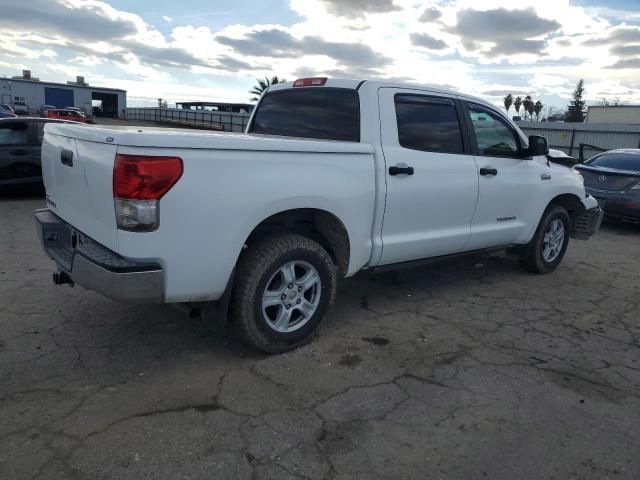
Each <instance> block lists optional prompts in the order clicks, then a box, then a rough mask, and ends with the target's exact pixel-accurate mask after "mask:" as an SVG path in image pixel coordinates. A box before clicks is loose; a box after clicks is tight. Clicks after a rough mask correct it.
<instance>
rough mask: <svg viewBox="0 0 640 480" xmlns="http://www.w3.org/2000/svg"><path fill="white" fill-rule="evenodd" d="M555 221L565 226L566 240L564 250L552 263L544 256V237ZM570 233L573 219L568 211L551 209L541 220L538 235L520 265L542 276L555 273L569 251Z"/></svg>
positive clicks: (529, 245)
mask: <svg viewBox="0 0 640 480" xmlns="http://www.w3.org/2000/svg"><path fill="white" fill-rule="evenodd" d="M555 220H560V221H561V222H562V224H563V226H564V240H563V243H562V248H560V251H559V252H558V254H557V256H556V257H555V258H554V259H553V260H552V261H547V259H545V257H544V254H543V252H544V236H545V232H546V231H547V228H548V227H549V226H550V224H551V223H552V222H553V221H555ZM570 232H571V218H570V217H569V213H568V212H567V210H566V209H565V208H563V207H560V206H552V207H549V208H548V209H547V210H546V211H545V213H544V215H542V219H541V220H540V224H539V225H538V228H537V230H536V233H535V235H534V236H533V238H532V239H531V242H529V244H528V245H527V248H526V253H525V256H524V257H523V258H522V259H521V260H520V263H521V264H522V266H523V267H524V268H526V269H527V270H529V271H530V272H534V273H540V274H545V273H551V272H553V271H554V270H555V269H556V268H557V266H558V265H560V262H561V261H562V258H563V257H564V254H565V252H566V251H567V246H568V245H569V234H570Z"/></svg>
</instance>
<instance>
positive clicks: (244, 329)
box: [231, 234, 337, 353]
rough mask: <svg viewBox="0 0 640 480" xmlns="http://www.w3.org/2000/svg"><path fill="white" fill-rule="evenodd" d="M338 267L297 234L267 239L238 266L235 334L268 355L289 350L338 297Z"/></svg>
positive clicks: (304, 337)
mask: <svg viewBox="0 0 640 480" xmlns="http://www.w3.org/2000/svg"><path fill="white" fill-rule="evenodd" d="M336 283H337V279H336V267H335V265H334V263H333V261H332V259H331V257H330V256H329V254H328V253H327V252H326V250H325V249H324V248H322V246H321V245H320V244H318V243H317V242H315V241H313V240H311V239H309V238H307V237H303V236H301V235H295V234H286V235H277V236H273V237H265V238H264V239H261V240H258V241H257V242H256V243H254V244H253V245H251V246H250V247H249V249H248V250H247V251H246V252H245V253H244V254H243V255H242V257H241V258H240V260H239V262H238V268H237V271H236V280H235V285H234V290H233V295H232V299H231V316H232V321H233V322H234V326H235V328H236V331H237V332H238V334H239V335H240V337H241V338H242V339H243V340H244V341H246V342H247V343H249V344H250V345H252V346H254V347H256V348H258V349H260V350H262V351H264V352H267V353H280V352H286V351H289V350H293V349H295V348H297V347H299V346H301V345H304V344H305V343H307V342H308V341H309V340H310V339H311V338H312V337H313V335H314V334H315V333H316V332H317V330H318V327H319V326H320V323H321V322H322V320H323V319H324V317H325V315H326V313H327V312H328V311H329V309H330V308H331V307H332V305H333V302H334V300H335V295H336Z"/></svg>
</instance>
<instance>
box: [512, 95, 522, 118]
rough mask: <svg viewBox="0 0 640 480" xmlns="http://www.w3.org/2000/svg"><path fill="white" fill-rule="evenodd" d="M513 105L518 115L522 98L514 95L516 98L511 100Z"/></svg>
mask: <svg viewBox="0 0 640 480" xmlns="http://www.w3.org/2000/svg"><path fill="white" fill-rule="evenodd" d="M513 106H514V108H515V109H516V113H517V114H518V116H520V107H521V106H522V98H520V97H516V99H515V100H514V101H513Z"/></svg>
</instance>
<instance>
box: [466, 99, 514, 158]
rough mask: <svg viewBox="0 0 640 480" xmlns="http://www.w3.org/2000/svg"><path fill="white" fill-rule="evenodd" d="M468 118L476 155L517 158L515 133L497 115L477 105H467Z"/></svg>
mask: <svg viewBox="0 0 640 480" xmlns="http://www.w3.org/2000/svg"><path fill="white" fill-rule="evenodd" d="M468 108H469V116H470V118H471V123H472V124H473V131H474V132H475V135H476V142H477V145H478V155H485V156H489V157H511V158H513V157H519V156H520V142H519V141H518V137H517V135H516V132H514V131H513V129H512V128H511V127H509V126H508V125H507V122H506V121H505V120H504V119H502V118H501V117H500V116H499V115H498V114H496V113H494V112H491V110H489V109H487V108H483V107H480V106H479V105H474V104H469V105H468Z"/></svg>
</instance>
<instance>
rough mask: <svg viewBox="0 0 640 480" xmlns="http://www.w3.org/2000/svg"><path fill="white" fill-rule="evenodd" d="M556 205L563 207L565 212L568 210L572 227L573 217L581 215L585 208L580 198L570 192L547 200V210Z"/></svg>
mask: <svg viewBox="0 0 640 480" xmlns="http://www.w3.org/2000/svg"><path fill="white" fill-rule="evenodd" d="M556 205H559V206H561V207H564V208H565V209H566V210H567V212H569V218H571V223H572V227H573V223H574V222H575V219H576V218H577V217H579V216H580V215H582V214H583V213H584V210H585V209H584V205H583V204H582V202H581V201H580V198H578V196H576V195H573V194H571V193H564V194H562V195H558V196H557V197H555V198H554V199H553V200H551V202H549V206H548V207H547V210H548V209H549V208H551V207H553V206H556Z"/></svg>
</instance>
